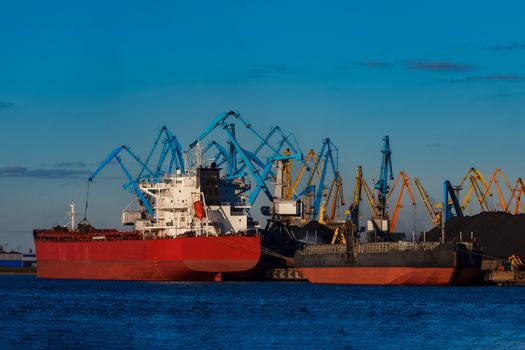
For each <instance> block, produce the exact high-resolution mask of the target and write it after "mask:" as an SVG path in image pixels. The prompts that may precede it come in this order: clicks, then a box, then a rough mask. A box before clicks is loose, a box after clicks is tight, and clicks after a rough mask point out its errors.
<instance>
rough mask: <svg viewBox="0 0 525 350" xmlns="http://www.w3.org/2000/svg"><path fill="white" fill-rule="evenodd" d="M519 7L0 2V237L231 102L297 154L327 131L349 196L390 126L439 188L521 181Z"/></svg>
mask: <svg viewBox="0 0 525 350" xmlns="http://www.w3.org/2000/svg"><path fill="white" fill-rule="evenodd" d="M523 13H525V4H523V2H521V1H506V2H505V4H504V5H502V4H500V3H495V2H492V1H464V2H460V3H458V2H452V1H445V2H435V3H432V4H429V3H422V2H420V1H401V2H395V3H393V2H389V1H383V2H381V1H378V2H371V3H366V4H365V3H362V2H354V1H340V2H334V1H323V2H308V1H306V2H305V1H292V2H286V3H283V2H282V1H221V2H216V1H198V2H188V1H186V2H178V1H165V2H162V1H158V2H155V3H153V4H146V3H144V2H133V1H126V2H111V3H108V2H105V1H104V2H102V1H89V2H88V1H86V2H69V1H49V2H38V1H25V2H8V3H4V4H3V5H2V11H0V39H1V42H2V49H1V54H0V121H1V127H0V140H1V141H0V144H1V145H2V147H0V183H1V184H2V188H3V196H2V199H1V201H0V210H1V212H2V213H3V214H2V216H1V217H0V227H1V231H0V243H2V244H4V243H7V244H8V246H9V248H16V247H17V246H21V247H22V248H27V247H29V246H31V245H32V243H31V240H32V238H31V230H32V229H33V228H34V227H47V226H51V225H54V224H56V223H58V221H60V220H64V217H65V215H64V212H65V211H66V210H67V203H68V202H69V201H70V200H71V199H74V200H76V201H77V202H78V203H79V205H82V202H83V201H84V197H85V177H86V176H85V174H86V173H89V171H90V170H92V169H93V168H94V167H95V166H96V164H97V163H98V162H99V161H100V160H102V159H103V158H104V157H105V155H106V153H107V152H109V151H110V150H111V149H113V148H114V147H115V146H118V145H121V144H130V145H133V147H134V149H135V150H137V152H139V153H143V154H144V153H146V152H147V150H148V148H149V147H150V145H151V142H152V140H153V138H154V137H155V134H156V133H157V130H158V129H159V128H160V127H161V126H162V125H167V126H168V127H169V128H170V129H172V130H173V131H174V132H175V133H176V135H177V136H178V138H179V139H180V141H181V142H182V143H183V144H185V145H187V144H189V143H190V142H191V141H192V140H193V139H194V138H195V137H196V135H197V134H198V133H199V132H200V131H202V130H203V129H204V128H205V127H206V126H207V124H208V123H209V122H210V121H211V119H212V118H213V117H214V116H215V115H217V114H219V113H221V112H224V111H228V110H230V109H234V110H239V111H240V112H241V113H242V115H243V117H244V118H246V119H248V120H250V121H251V122H253V123H254V125H256V126H257V127H258V130H260V131H261V132H266V130H268V129H269V128H270V126H272V125H280V126H281V127H282V128H284V129H287V130H290V131H293V132H294V133H295V135H296V136H297V138H298V139H299V141H300V143H301V146H302V148H303V149H304V150H307V149H309V148H315V149H318V148H319V146H320V143H321V140H322V139H323V138H325V137H330V138H331V139H332V140H333V142H334V143H335V144H336V145H338V147H339V150H340V167H341V171H342V173H343V178H344V180H345V185H346V196H347V197H348V198H350V197H351V190H352V187H353V177H354V173H355V168H356V166H357V164H362V165H363V167H364V172H365V175H366V177H367V178H368V179H369V181H371V180H372V177H375V176H377V174H378V173H379V160H380V154H379V150H380V148H381V138H382V137H383V135H387V134H388V135H390V137H391V139H392V148H393V152H394V154H393V162H394V171H395V172H398V171H399V170H405V171H406V172H407V173H408V174H409V175H410V176H412V177H415V176H417V177H419V178H420V179H421V180H422V181H423V183H424V184H425V186H426V187H427V189H428V191H429V192H430V193H432V194H433V196H434V197H435V198H440V193H441V183H442V182H443V180H444V179H447V178H448V179H451V180H452V181H453V182H458V181H459V180H460V179H461V177H462V176H463V174H464V173H465V172H466V170H467V169H468V168H469V167H471V166H475V167H478V168H479V169H481V170H482V171H483V172H485V173H487V174H488V173H490V172H491V171H493V170H494V169H495V168H496V167H501V168H502V169H503V170H504V171H505V173H506V174H507V176H508V177H509V178H512V179H515V178H517V177H518V176H524V175H525V166H524V163H523V158H522V157H523V149H524V143H525V142H524V141H523V128H522V126H523V121H524V117H523V111H524V108H525V64H524V62H525V29H524V28H523V21H522V16H523ZM246 143H247V144H248V146H249V143H250V141H246ZM21 168H24V169H26V170H24V169H21ZM115 175H118V173H115ZM106 176H107V177H106V178H105V179H106V180H104V177H103V176H102V177H101V179H99V181H98V183H97V185H96V186H97V190H94V194H93V196H94V199H93V201H94V202H93V203H92V206H93V208H92V209H90V215H89V217H88V218H89V219H90V220H91V221H92V222H93V223H94V224H95V225H96V226H99V227H107V226H113V227H116V226H117V225H118V219H119V211H120V208H121V207H123V206H126V205H127V203H128V200H129V196H128V194H127V193H125V192H124V191H123V190H122V189H121V188H120V184H121V182H122V181H121V180H120V179H118V178H114V177H112V176H113V175H112V174H107V175H106ZM97 196H98V197H97ZM261 198H262V197H261ZM97 199H98V200H99V201H98V202H97ZM418 211H419V212H420V216H421V218H420V219H418V220H420V222H421V223H420V224H418V230H419V229H424V227H425V225H427V226H428V225H429V224H428V222H426V221H425V217H424V216H423V215H424V214H422V212H423V208H422V206H421V209H419V207H418ZM407 221H410V219H407Z"/></svg>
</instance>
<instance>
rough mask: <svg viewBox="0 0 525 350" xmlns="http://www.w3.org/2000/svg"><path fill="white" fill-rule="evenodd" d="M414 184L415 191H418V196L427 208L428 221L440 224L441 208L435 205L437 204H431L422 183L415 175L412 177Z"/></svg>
mask: <svg viewBox="0 0 525 350" xmlns="http://www.w3.org/2000/svg"><path fill="white" fill-rule="evenodd" d="M414 184H415V185H416V189H417V192H418V193H419V196H420V197H421V201H422V202H423V205H424V206H425V208H426V209H427V213H428V216H429V217H430V221H432V223H433V224H434V225H440V224H441V210H440V208H438V207H437V205H434V204H432V202H431V200H430V197H429V195H428V194H427V191H426V190H425V188H424V187H423V184H422V183H421V181H419V179H418V178H417V177H416V178H414Z"/></svg>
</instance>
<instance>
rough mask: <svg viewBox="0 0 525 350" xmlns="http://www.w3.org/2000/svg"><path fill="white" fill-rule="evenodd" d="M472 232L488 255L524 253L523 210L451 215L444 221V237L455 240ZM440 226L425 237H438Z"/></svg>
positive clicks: (433, 238)
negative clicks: (445, 222) (451, 216)
mask: <svg viewBox="0 0 525 350" xmlns="http://www.w3.org/2000/svg"><path fill="white" fill-rule="evenodd" d="M471 232H472V233H473V234H474V237H475V238H476V240H477V242H478V243H479V245H480V246H481V248H482V249H483V254H484V255H485V256H486V257H487V258H488V257H494V258H499V259H507V258H508V257H509V256H511V255H513V254H515V255H518V256H521V257H525V244H524V242H525V214H519V215H512V214H508V213H503V212H484V213H480V214H478V215H474V216H466V217H464V218H459V217H454V218H452V219H450V220H449V221H447V224H446V226H445V235H446V239H447V241H458V240H459V239H460V233H461V235H462V236H463V237H462V238H463V239H466V238H470V233H471ZM440 235H441V228H440V227H436V228H434V229H432V230H431V231H430V232H428V233H427V240H438V239H439V237H440Z"/></svg>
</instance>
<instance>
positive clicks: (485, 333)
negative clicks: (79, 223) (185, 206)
mask: <svg viewBox="0 0 525 350" xmlns="http://www.w3.org/2000/svg"><path fill="white" fill-rule="evenodd" d="M0 286H1V288H0V301H1V307H0V320H1V321H0V326H1V328H0V349H465V348H466V349H525V288H523V287H371V286H331V285H311V284H307V283H276V282H261V283H233V282H231V283H230V282H228V283H226V282H222V283H152V282H124V281H122V282H121V281H77V280H39V279H37V278H36V277H35V276H21V275H3V276H0Z"/></svg>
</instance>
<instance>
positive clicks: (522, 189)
mask: <svg viewBox="0 0 525 350" xmlns="http://www.w3.org/2000/svg"><path fill="white" fill-rule="evenodd" d="M512 193H513V194H514V195H513V196H511V197H510V199H509V202H508V203H507V209H508V211H509V212H510V211H511V206H512V200H513V199H514V201H515V204H514V210H512V214H514V215H516V214H518V212H519V209H521V212H522V213H525V209H523V207H522V206H521V195H522V194H523V193H525V184H524V183H523V180H522V179H521V177H520V178H518V179H517V180H516V185H515V186H514V188H513V189H512ZM516 193H517V194H516Z"/></svg>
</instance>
